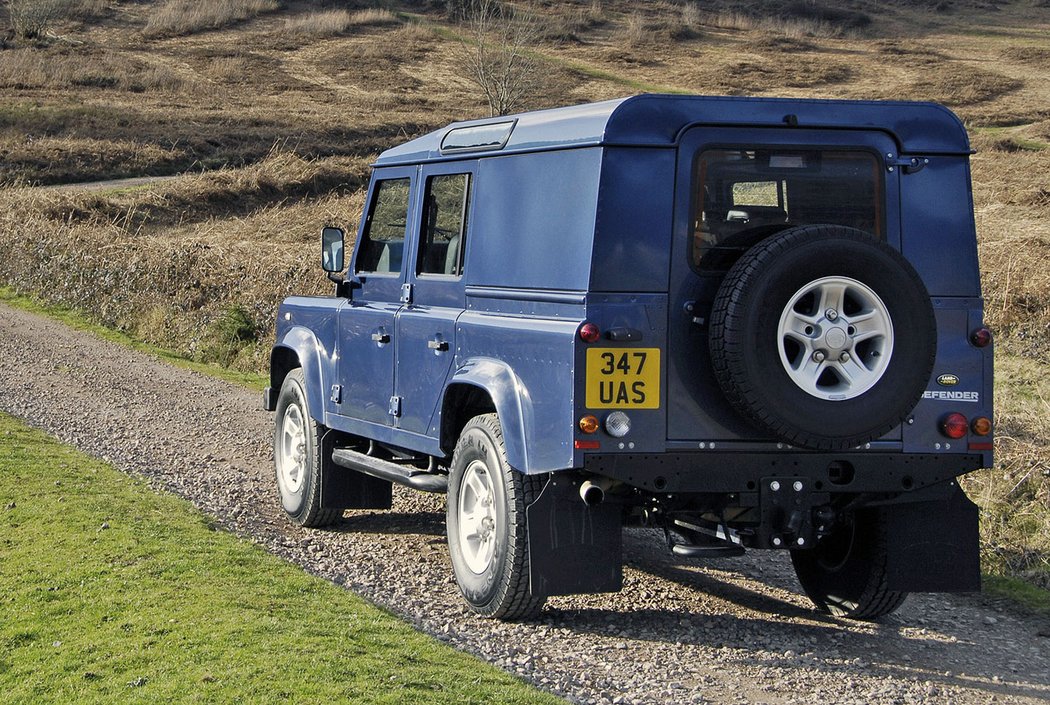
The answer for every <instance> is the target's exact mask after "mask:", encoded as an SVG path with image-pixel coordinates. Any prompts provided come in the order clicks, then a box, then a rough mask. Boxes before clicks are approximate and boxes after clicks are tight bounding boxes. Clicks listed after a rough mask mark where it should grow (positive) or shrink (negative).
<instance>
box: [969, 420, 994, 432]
mask: <svg viewBox="0 0 1050 705" xmlns="http://www.w3.org/2000/svg"><path fill="white" fill-rule="evenodd" d="M970 430H971V431H973V435H975V436H987V435H988V434H989V433H991V432H992V420H991V419H990V418H988V417H987V416H978V417H977V418H976V419H974V420H973V422H972V423H971V424H970Z"/></svg>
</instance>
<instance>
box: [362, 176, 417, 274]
mask: <svg viewBox="0 0 1050 705" xmlns="http://www.w3.org/2000/svg"><path fill="white" fill-rule="evenodd" d="M409 186H410V181H409V179H388V180H386V181H377V182H376V186H375V194H374V195H373V196H372V208H371V210H370V211H369V213H368V218H367V219H366V220H365V227H364V231H363V232H362V234H361V238H362V240H361V247H360V249H359V252H358V254H357V270H356V271H358V272H377V273H380V274H383V273H397V272H400V271H401V259H402V255H403V254H404V250H405V228H406V224H407V221H408V196H409Z"/></svg>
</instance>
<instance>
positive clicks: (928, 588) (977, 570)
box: [880, 482, 981, 592]
mask: <svg viewBox="0 0 1050 705" xmlns="http://www.w3.org/2000/svg"><path fill="white" fill-rule="evenodd" d="M934 489H937V490H940V491H939V492H937V494H938V495H940V497H938V498H936V499H929V500H924V501H915V502H903V503H900V504H896V503H895V504H891V505H886V506H883V507H881V508H880V510H881V512H882V515H883V520H884V521H885V522H886V524H885V527H886V536H887V539H888V544H889V545H888V549H889V553H888V556H887V565H886V569H887V580H888V582H889V585H888V587H889V589H890V590H897V591H901V592H971V591H978V590H980V589H981V560H980V539H979V535H978V526H977V519H978V516H977V515H978V510H977V505H976V504H974V503H973V502H971V501H970V498H969V497H967V496H966V493H965V492H963V490H962V488H961V487H959V485H958V484H957V483H955V482H951V483H948V484H947V485H944V486H941V487H937V488H932V487H931V488H930V490H934Z"/></svg>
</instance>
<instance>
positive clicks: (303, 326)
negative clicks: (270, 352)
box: [274, 296, 345, 423]
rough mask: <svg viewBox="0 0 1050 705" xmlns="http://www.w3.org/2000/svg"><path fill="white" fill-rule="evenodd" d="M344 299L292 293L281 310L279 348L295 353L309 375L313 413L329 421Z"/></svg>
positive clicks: (278, 317)
mask: <svg viewBox="0 0 1050 705" xmlns="http://www.w3.org/2000/svg"><path fill="white" fill-rule="evenodd" d="M343 304H345V301H344V300H343V299H337V298H321V297H306V296H292V297H289V298H287V299H285V300H284V301H283V302H282V303H281V306H280V309H279V310H278V313H277V331H276V339H277V342H276V344H275V346H274V347H275V348H287V349H289V350H291V351H292V352H294V353H295V356H296V357H297V358H298V359H299V364H300V365H301V366H302V368H303V375H304V376H305V378H306V400H307V403H308V404H309V405H310V414H311V415H312V416H313V417H314V420H316V421H318V422H319V423H325V418H326V414H327V412H328V411H330V403H329V402H328V397H327V394H326V393H325V392H326V390H327V389H328V385H329V384H330V383H331V380H332V379H333V378H334V374H333V366H334V364H335V360H334V358H335V349H336V345H335V337H336V336H335V330H336V318H337V314H338V311H339V308H340V307H341V306H342V305H343Z"/></svg>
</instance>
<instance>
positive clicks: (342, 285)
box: [327, 272, 361, 299]
mask: <svg viewBox="0 0 1050 705" xmlns="http://www.w3.org/2000/svg"><path fill="white" fill-rule="evenodd" d="M327 275H328V280H329V281H331V282H333V283H334V284H335V295H336V296H342V297H343V298H345V299H349V298H350V297H351V296H352V294H353V290H354V289H359V288H361V280H360V279H359V278H358V277H357V276H356V275H354V274H350V275H347V276H346V277H341V276H339V275H337V274H336V273H335V272H327Z"/></svg>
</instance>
